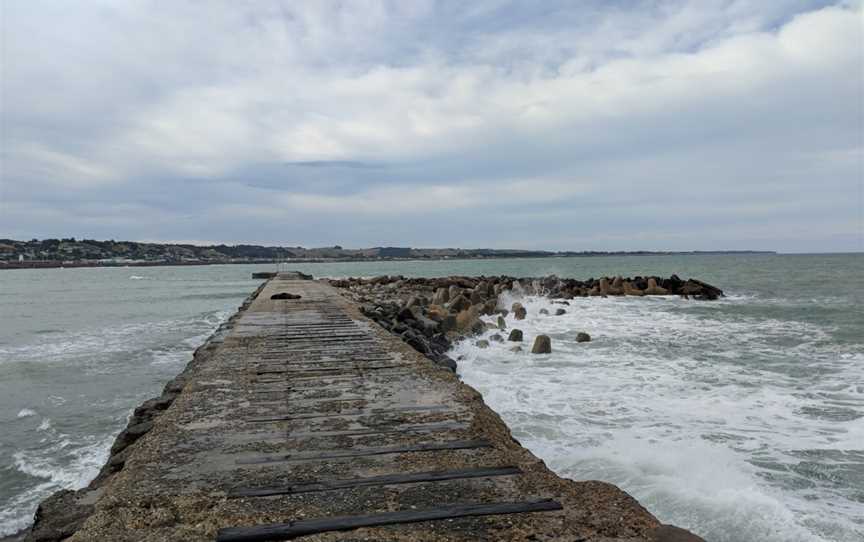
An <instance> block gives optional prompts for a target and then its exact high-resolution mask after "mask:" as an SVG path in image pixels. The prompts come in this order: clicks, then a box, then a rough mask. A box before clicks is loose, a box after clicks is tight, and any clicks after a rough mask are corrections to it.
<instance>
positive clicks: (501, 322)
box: [498, 315, 507, 330]
mask: <svg viewBox="0 0 864 542" xmlns="http://www.w3.org/2000/svg"><path fill="white" fill-rule="evenodd" d="M498 329H500V330H505V329H507V322H506V321H505V320H504V317H503V316H501V315H498Z"/></svg>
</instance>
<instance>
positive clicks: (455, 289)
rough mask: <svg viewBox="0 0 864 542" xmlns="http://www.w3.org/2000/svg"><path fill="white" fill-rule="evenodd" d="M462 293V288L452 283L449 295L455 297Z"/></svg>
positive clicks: (448, 291) (451, 297)
mask: <svg viewBox="0 0 864 542" xmlns="http://www.w3.org/2000/svg"><path fill="white" fill-rule="evenodd" d="M461 293H462V290H461V289H460V288H459V287H458V286H456V285H455V284H454V285H451V286H450V288H449V289H448V290H447V297H449V298H450V299H454V298H455V297H456V296H458V295H460V294H461Z"/></svg>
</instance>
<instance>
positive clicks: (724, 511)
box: [452, 296, 864, 542]
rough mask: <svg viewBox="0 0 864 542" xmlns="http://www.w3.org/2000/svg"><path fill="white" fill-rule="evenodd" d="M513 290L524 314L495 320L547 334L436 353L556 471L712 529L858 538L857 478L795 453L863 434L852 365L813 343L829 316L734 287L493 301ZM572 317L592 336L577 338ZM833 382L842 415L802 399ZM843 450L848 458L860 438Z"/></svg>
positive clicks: (716, 535)
mask: <svg viewBox="0 0 864 542" xmlns="http://www.w3.org/2000/svg"><path fill="white" fill-rule="evenodd" d="M516 299H518V300H519V301H520V302H521V303H522V304H523V305H525V307H526V308H527V309H528V318H527V319H525V320H521V321H517V320H515V319H513V318H512V316H508V317H507V318H506V323H507V326H508V329H513V328H518V329H521V330H522V331H523V332H524V335H525V339H524V340H525V343H526V344H530V343H531V342H532V341H533V340H534V337H536V336H537V335H538V334H541V333H542V334H546V335H549V336H550V337H551V338H552V353H551V354H548V355H542V356H537V355H532V354H530V353H528V352H512V351H510V350H509V349H508V348H509V346H511V345H508V344H507V343H504V344H499V343H495V342H494V341H493V342H491V346H490V347H489V348H485V349H480V348H477V347H475V346H474V341H473V340H466V341H463V342H461V343H460V344H458V345H457V346H456V347H455V349H454V350H455V351H454V352H452V356H453V357H454V358H461V360H460V362H459V373H460V374H461V376H462V377H463V378H464V380H465V381H466V382H467V383H468V384H470V385H472V386H474V387H476V388H477V389H478V390H480V391H481V392H482V393H483V396H484V399H485V400H486V402H487V403H488V404H489V405H490V406H491V407H492V408H493V409H495V410H496V411H497V412H499V413H500V414H501V415H502V417H503V418H504V420H505V421H506V422H507V423H508V424H509V425H510V427H511V428H512V429H513V432H514V436H515V437H516V438H517V439H519V440H520V442H522V443H523V444H524V445H526V446H527V447H528V448H529V449H531V450H532V451H534V452H535V453H536V454H537V455H538V456H539V457H541V458H542V459H544V460H545V461H546V462H547V464H549V466H550V467H551V468H553V469H554V470H555V471H556V472H558V473H559V474H561V475H563V476H567V477H571V478H574V479H599V480H604V481H609V482H612V483H615V484H617V485H619V486H621V487H622V489H624V490H626V491H628V492H630V493H631V494H632V495H633V496H634V497H636V498H637V499H638V500H639V501H640V502H641V503H643V504H644V505H645V506H646V507H647V508H648V509H649V510H651V511H652V512H654V513H655V514H656V515H657V516H658V517H659V518H660V519H661V520H662V521H664V522H669V523H674V524H677V525H681V526H684V527H687V528H689V529H691V530H693V531H694V532H696V533H698V534H700V535H702V536H703V537H705V538H706V539H707V540H711V541H712V542H747V541H753V542H756V541H760V542H761V541H767V542H772V541H773V542H796V541H800V542H805V541H807V542H810V541H821V540H831V541H840V542H847V541H848V542H852V541H853V540H854V541H858V540H860V536H861V532H862V525H861V523H860V518H861V517H864V506H862V504H861V501H860V494H859V495H858V496H857V497H856V495H855V490H854V488H852V487H843V484H842V483H839V484H838V483H834V482H832V481H831V475H830V474H829V475H827V478H826V473H825V471H824V470H821V471H820V470H819V469H818V468H817V469H816V470H815V471H814V472H807V471H806V470H805V469H802V468H801V465H802V464H803V463H807V462H808V461H809V462H815V463H819V461H820V458H826V457H827V455H829V454H830V453H832V452H833V451H835V450H836V449H837V446H838V444H842V446H849V447H850V448H857V449H859V450H860V449H861V448H864V442H858V443H857V444H855V443H854V442H851V441H850V439H853V440H854V439H855V438H859V437H860V436H861V435H862V427H861V425H862V422H864V393H862V390H861V389H860V387H858V388H856V387H854V386H850V384H849V383H850V382H854V381H855V380H854V379H855V378H858V379H859V380H860V377H861V366H860V364H855V363H850V362H849V358H848V356H853V357H854V356H856V355H857V354H849V353H845V354H841V353H838V352H837V351H836V350H834V349H833V348H832V347H831V346H828V345H829V342H828V341H826V338H827V337H828V335H829V333H830V330H829V329H824V328H822V327H820V326H819V325H817V324H814V323H806V322H800V321H790V320H779V319H773V318H767V317H757V316H753V317H747V316H741V314H747V312H748V311H746V310H739V309H747V308H749V307H748V304H754V303H758V300H756V299H753V298H752V297H749V296H730V298H727V299H725V300H722V301H719V302H715V303H694V302H691V301H687V300H683V299H678V298H672V297H662V298H656V297H655V298H647V299H646V298H626V297H623V298H622V297H618V298H611V297H610V298H597V297H595V298H577V299H573V300H570V301H569V303H570V305H569V306H563V308H565V309H566V310H567V312H566V313H565V314H563V315H559V316H555V315H554V314H555V309H556V308H560V307H562V305H559V304H552V303H551V302H550V301H549V300H548V299H545V298H539V297H526V298H518V297H516V298H513V299H509V298H508V299H504V300H503V301H502V305H503V304H509V303H511V302H512V301H514V300H516ZM541 308H545V309H547V311H548V312H549V313H550V315H541V314H540V309H541ZM578 331H587V332H588V333H589V334H590V335H591V336H592V339H593V340H592V341H591V342H589V343H577V342H576V333H577V332H578ZM492 333H494V331H489V332H487V333H486V334H485V335H490V334H492ZM483 338H485V337H483ZM844 355H845V356H846V358H844V357H842V356H844ZM850 379H852V380H850ZM802 390H806V392H805V391H802ZM838 398H842V402H843V405H844V408H845V409H847V410H848V411H849V412H847V415H846V416H845V417H835V418H831V417H825V416H821V417H820V416H814V415H813V412H814V409H815V410H816V411H821V410H826V411H828V412H830V411H831V409H832V408H834V407H836V404H835V403H836V401H837V400H838ZM850 412H851V414H850ZM831 461H834V460H831ZM831 461H828V460H827V459H826V462H831ZM846 461H851V462H853V463H855V462H856V461H857V463H855V465H854V466H853V470H854V469H855V468H857V469H862V468H864V454H861V455H858V456H850V457H847V458H846Z"/></svg>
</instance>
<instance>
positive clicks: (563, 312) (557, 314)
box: [555, 309, 567, 316]
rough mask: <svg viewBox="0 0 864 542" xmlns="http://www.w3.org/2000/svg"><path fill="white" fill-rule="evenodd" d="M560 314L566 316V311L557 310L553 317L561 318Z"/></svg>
mask: <svg viewBox="0 0 864 542" xmlns="http://www.w3.org/2000/svg"><path fill="white" fill-rule="evenodd" d="M562 314H567V311H566V310H564V309H557V310H556V311H555V316H561V315H562Z"/></svg>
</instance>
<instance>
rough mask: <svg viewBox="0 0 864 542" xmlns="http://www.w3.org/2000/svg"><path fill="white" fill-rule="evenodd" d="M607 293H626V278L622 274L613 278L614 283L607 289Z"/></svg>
mask: <svg viewBox="0 0 864 542" xmlns="http://www.w3.org/2000/svg"><path fill="white" fill-rule="evenodd" d="M606 294H607V295H624V279H622V278H621V277H620V276H618V277H615V278H614V279H612V285H611V286H609V289H608V290H607V291H606Z"/></svg>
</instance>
